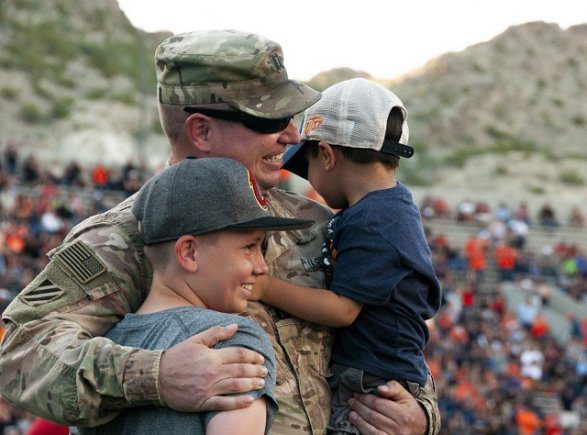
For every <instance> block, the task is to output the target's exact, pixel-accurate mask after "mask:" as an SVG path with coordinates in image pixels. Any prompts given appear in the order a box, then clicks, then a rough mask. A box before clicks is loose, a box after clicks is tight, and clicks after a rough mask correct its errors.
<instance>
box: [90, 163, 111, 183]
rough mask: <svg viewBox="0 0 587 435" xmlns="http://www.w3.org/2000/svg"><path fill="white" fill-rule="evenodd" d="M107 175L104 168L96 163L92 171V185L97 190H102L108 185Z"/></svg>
mask: <svg viewBox="0 0 587 435" xmlns="http://www.w3.org/2000/svg"><path fill="white" fill-rule="evenodd" d="M108 181H109V173H108V169H106V166H104V165H103V164H101V163H98V164H97V165H96V166H94V169H93V170H92V183H94V186H96V187H97V188H99V189H103V188H105V187H106V186H107V185H108Z"/></svg>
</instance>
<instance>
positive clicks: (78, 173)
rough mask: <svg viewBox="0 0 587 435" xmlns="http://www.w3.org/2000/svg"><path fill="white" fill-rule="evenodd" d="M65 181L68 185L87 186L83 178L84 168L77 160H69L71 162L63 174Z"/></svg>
mask: <svg viewBox="0 0 587 435" xmlns="http://www.w3.org/2000/svg"><path fill="white" fill-rule="evenodd" d="M63 183H64V184H65V185H66V186H74V187H84V186H85V183H84V181H83V178H82V168H81V166H80V165H79V164H78V163H77V162H76V161H75V160H72V161H71V162H69V164H68V165H67V166H66V167H65V171H64V174H63Z"/></svg>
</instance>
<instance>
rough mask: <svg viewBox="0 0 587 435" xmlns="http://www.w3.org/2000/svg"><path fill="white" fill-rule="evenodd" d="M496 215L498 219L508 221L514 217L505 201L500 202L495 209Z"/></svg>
mask: <svg viewBox="0 0 587 435" xmlns="http://www.w3.org/2000/svg"><path fill="white" fill-rule="evenodd" d="M495 217H496V218H497V220H498V221H500V222H504V223H508V222H509V220H510V219H511V218H512V213H511V211H510V209H509V207H508V206H507V205H506V204H505V203H504V202H500V203H499V204H498V206H497V208H496V209H495Z"/></svg>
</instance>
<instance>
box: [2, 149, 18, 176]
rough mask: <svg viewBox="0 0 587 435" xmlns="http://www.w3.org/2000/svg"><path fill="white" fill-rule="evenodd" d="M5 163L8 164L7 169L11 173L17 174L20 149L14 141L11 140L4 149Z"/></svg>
mask: <svg viewBox="0 0 587 435" xmlns="http://www.w3.org/2000/svg"><path fill="white" fill-rule="evenodd" d="M4 164H5V165H6V171H7V172H8V173H9V174H10V175H16V171H17V169H18V151H17V149H16V145H15V144H14V143H13V142H9V144H8V146H7V147H6V148H5V149H4Z"/></svg>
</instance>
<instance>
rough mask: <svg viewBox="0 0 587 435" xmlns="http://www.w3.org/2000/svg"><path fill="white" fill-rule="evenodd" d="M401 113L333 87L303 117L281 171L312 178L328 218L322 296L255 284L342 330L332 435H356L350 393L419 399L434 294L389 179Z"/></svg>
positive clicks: (386, 94)
mask: <svg viewBox="0 0 587 435" xmlns="http://www.w3.org/2000/svg"><path fill="white" fill-rule="evenodd" d="M406 118H407V111H406V109H405V108H404V106H403V104H402V102H401V101H400V100H399V98H397V96H396V95H395V94H393V93H392V92H391V91H389V90H388V89H385V88H384V87H382V86H380V85H378V84H376V83H373V82H370V81H367V80H364V79H353V80H348V81H345V82H342V83H338V84H336V85H334V86H331V87H330V88H328V89H327V90H326V91H324V93H323V95H322V99H321V100H320V101H319V102H318V103H316V104H315V105H314V106H312V107H311V108H309V109H308V110H307V111H306V116H305V119H304V124H303V128H302V134H303V137H302V138H303V141H302V143H301V144H300V145H297V146H295V147H292V148H291V149H290V150H289V151H288V153H287V154H286V156H285V157H284V159H285V161H286V163H285V165H284V167H285V168H286V169H289V170H291V171H293V172H295V173H297V174H298V175H302V176H303V177H306V178H308V180H309V181H310V183H311V184H312V186H313V187H314V189H315V190H316V191H317V192H318V193H319V194H320V195H322V196H323V197H324V199H325V200H326V202H327V203H328V205H329V206H330V207H332V208H334V209H342V210H341V211H340V212H339V213H337V214H336V215H335V216H334V217H333V218H332V220H331V221H330V223H329V225H328V233H327V242H326V244H327V246H326V247H325V249H324V251H323V253H324V258H323V264H324V266H325V269H326V272H327V273H326V277H327V288H328V289H330V290H322V289H320V290H318V289H311V288H307V287H300V286H297V285H293V284H290V283H288V282H285V281H279V280H277V279H274V278H267V279H263V280H260V281H259V284H258V285H257V288H256V289H255V292H254V293H255V298H258V297H260V299H261V300H262V301H264V302H266V303H268V304H271V305H274V306H276V307H278V308H280V309H283V310H285V311H287V312H289V313H291V314H293V315H294V316H297V317H300V318H302V319H305V320H309V321H312V322H316V323H318V324H322V325H326V326H333V327H337V328H341V329H339V330H338V331H337V335H336V338H335V342H334V347H333V350H332V359H331V361H332V363H333V364H332V370H333V374H334V376H333V378H332V381H331V386H332V388H333V397H332V414H331V418H330V424H329V430H330V432H329V433H336V434H346V433H353V434H358V433H359V430H358V429H357V428H356V427H355V426H354V425H353V424H352V423H351V422H350V421H349V419H348V414H349V408H348V405H347V402H348V400H349V399H351V398H352V396H353V393H354V392H357V393H365V392H370V391H372V390H375V389H376V387H377V386H379V385H383V384H384V383H385V382H386V381H388V380H390V379H392V380H396V381H399V382H400V383H402V385H404V386H405V387H406V388H407V389H408V390H409V391H410V392H411V393H412V394H413V395H414V396H415V397H419V396H420V394H421V391H420V389H421V388H423V387H424V386H425V384H426V380H427V378H428V368H427V366H426V361H425V359H424V346H425V345H426V343H427V341H428V338H429V333H428V329H427V327H426V323H425V321H426V320H427V319H429V318H431V317H432V316H434V314H435V313H436V312H437V310H438V308H439V306H440V287H439V283H438V280H437V278H436V275H435V273H434V269H433V266H432V260H431V254H430V249H429V247H428V244H427V242H426V237H425V235H424V230H423V228H422V224H421V222H420V213H419V211H418V208H417V207H416V206H415V205H414V203H413V201H412V197H411V194H410V192H409V191H408V190H407V188H406V187H405V186H404V185H402V184H400V183H398V182H397V181H396V178H395V172H396V168H397V167H398V163H399V162H398V161H399V157H400V156H401V157H406V158H409V157H411V156H412V155H413V152H414V151H413V149H412V148H411V147H410V146H408V145H407V140H408V125H407V122H406Z"/></svg>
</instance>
